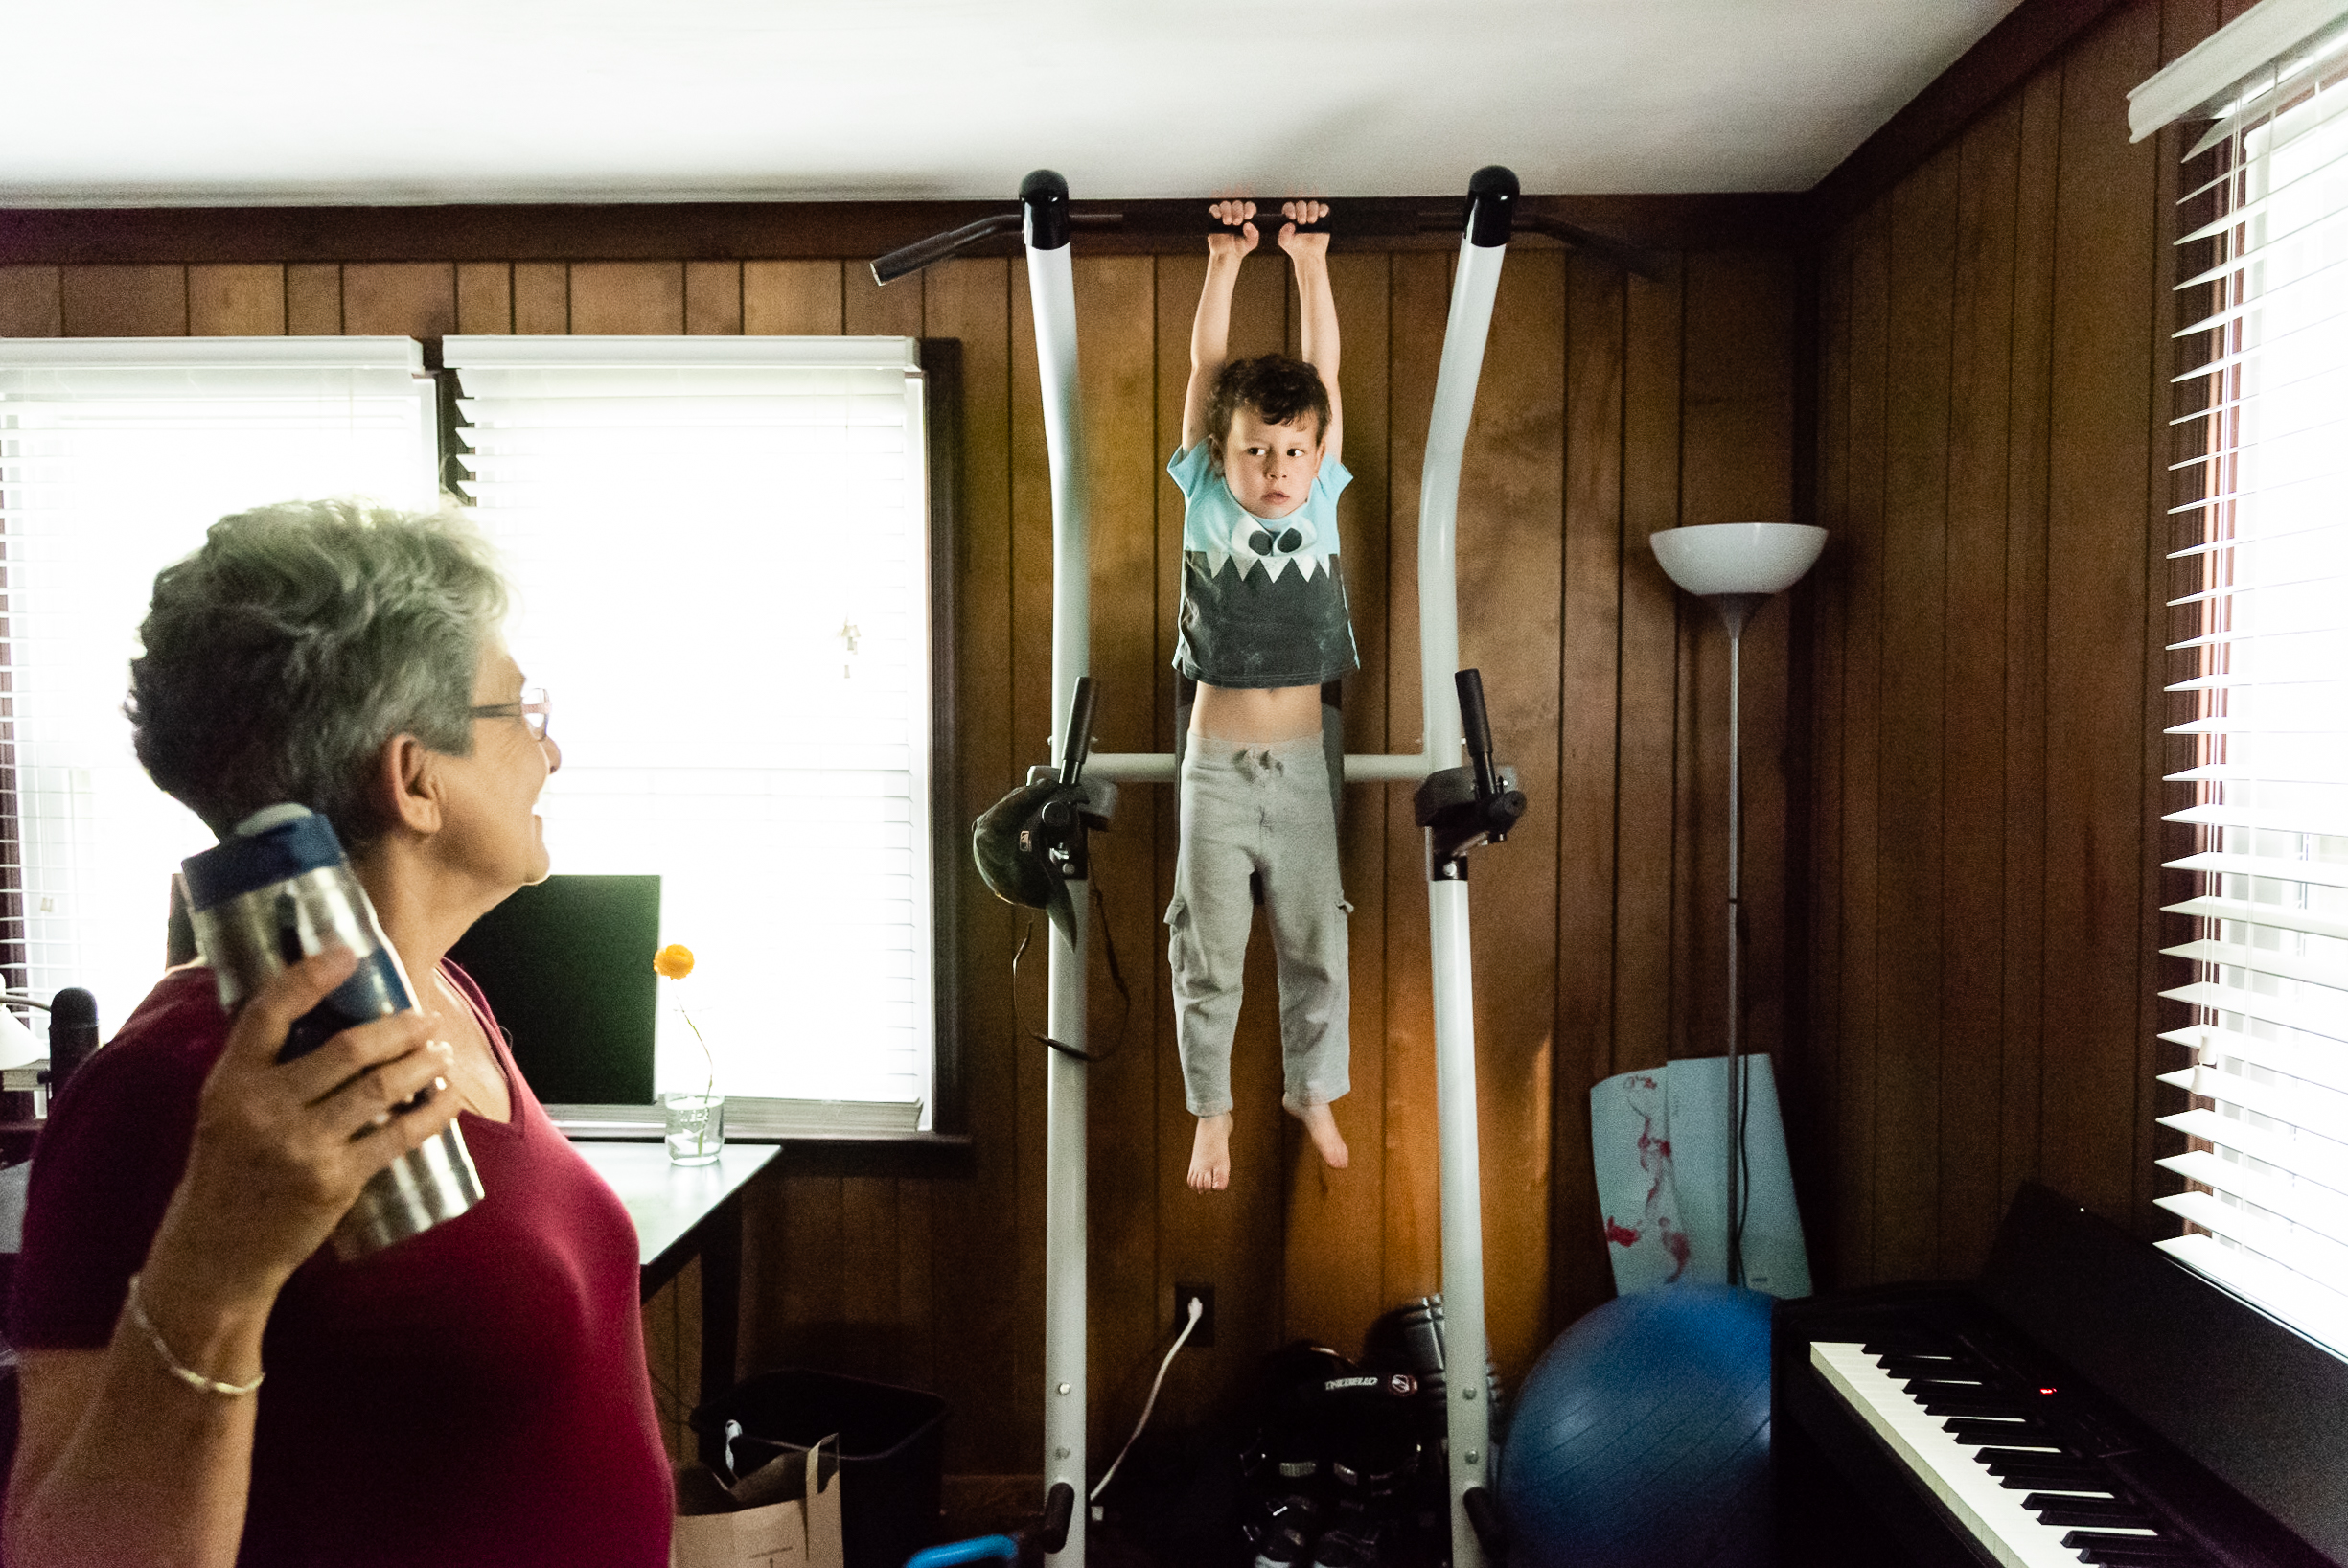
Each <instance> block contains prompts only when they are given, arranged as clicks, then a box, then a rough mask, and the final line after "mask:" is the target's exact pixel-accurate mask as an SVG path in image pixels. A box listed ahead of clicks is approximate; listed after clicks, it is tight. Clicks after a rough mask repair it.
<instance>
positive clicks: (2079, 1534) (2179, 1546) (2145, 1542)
mask: <svg viewBox="0 0 2348 1568" xmlns="http://www.w3.org/2000/svg"><path fill="white" fill-rule="evenodd" d="M2062 1544H2063V1545H2065V1546H2067V1547H2070V1548H2072V1549H2073V1550H2074V1551H2076V1552H2077V1553H2078V1554H2079V1560H2080V1561H2082V1562H2103V1563H2110V1564H2113V1565H2114V1568H2179V1565H2183V1564H2198V1563H2204V1562H2206V1561H2208V1559H2207V1558H2206V1557H2204V1556H2202V1555H2201V1553H2200V1551H2199V1550H2198V1548H2196V1547H2194V1546H2192V1545H2191V1544H2189V1543H2187V1542H2185V1541H2178V1540H2163V1539H2158V1538H2155V1537H2153V1536H2150V1535H2130V1534H2125V1533H2119V1532H2116V1531H2106V1530H2074V1531H2071V1532H2070V1533H2067V1534H2065V1535H2064V1536H2063V1537H2062Z"/></svg>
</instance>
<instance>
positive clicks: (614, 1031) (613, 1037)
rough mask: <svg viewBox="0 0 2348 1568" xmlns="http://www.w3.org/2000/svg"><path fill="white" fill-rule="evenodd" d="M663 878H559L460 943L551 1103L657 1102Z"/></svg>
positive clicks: (515, 901)
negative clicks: (656, 960)
mask: <svg viewBox="0 0 2348 1568" xmlns="http://www.w3.org/2000/svg"><path fill="white" fill-rule="evenodd" d="M659 945H660V879H659V878H658V877H586V876H563V877H548V878H547V879H546V880H545V881H544V882H541V883H540V884H539V885H538V886H537V887H535V888H522V889H521V890H520V891H519V892H518V893H516V894H515V895H514V896H513V897H511V898H509V899H507V900H506V901H505V902H504V903H502V904H500V905H498V906H497V907H496V908H495V909H494V910H492V911H489V913H487V914H485V915H483V916H482V917H481V918H480V919H479V920H478V921H476V922H475V923H474V925H473V928H472V930H471V931H469V932H467V933H466V934H464V936H463V937H462V938H460V939H459V940H458V942H457V944H456V946H454V947H452V948H450V949H449V957H451V958H454V959H455V960H456V961H457V962H458V964H460V965H461V966H463V968H464V970H465V972H466V973H467V974H469V975H471V976H472V978H473V980H475V981H477V982H478V983H479V985H480V987H481V991H482V994H483V995H485V996H487V997H488V998H489V1004H490V1006H491V1008H492V1009H493V1010H494V1011H495V1013H496V1015H497V1022H498V1023H499V1024H500V1025H502V1026H504V1028H505V1032H506V1035H507V1037H508V1038H509V1039H511V1040H512V1042H513V1047H514V1061H515V1064H516V1065H517V1066H518V1067H519V1068H520V1069H521V1073H522V1076H523V1078H525V1079H527V1080H528V1082H529V1085H530V1089H531V1092H532V1093H534V1094H535V1095H538V1097H539V1099H540V1100H541V1102H542V1103H544V1104H547V1105H650V1104H651V1103H652V1102H653V1023H654V1018H655V1015H656V1011H657V1009H658V1005H659V993H658V991H657V989H656V987H657V985H658V980H659V977H658V976H656V975H655V974H654V973H653V953H654V951H655V950H656V948H657V947H658V946H659Z"/></svg>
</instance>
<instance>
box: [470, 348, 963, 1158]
mask: <svg viewBox="0 0 2348 1568" xmlns="http://www.w3.org/2000/svg"><path fill="white" fill-rule="evenodd" d="M445 353H446V356H447V362H448V365H449V369H451V370H452V371H454V372H455V373H456V376H457V378H458V381H459V387H460V394H461V395H460V399H459V403H458V408H459V410H460V413H461V415H462V417H463V419H464V421H465V427H463V428H462V429H461V431H460V435H461V440H462V444H463V445H464V446H467V447H470V449H471V450H470V452H460V454H459V460H460V462H461V463H462V464H463V465H464V467H465V468H466V469H467V470H468V471H469V472H470V473H471V474H472V477H471V478H470V479H468V480H466V481H463V483H462V488H463V489H464V491H465V492H466V493H467V494H468V495H470V496H472V498H473V499H474V500H475V502H476V504H477V507H478V512H477V516H478V517H479V519H480V521H481V523H482V525H483V526H484V528H485V529H486V530H487V531H488V533H489V535H490V537H491V538H492V539H493V540H494V541H495V542H496V544H497V546H498V548H499V550H500V552H501V553H502V555H503V557H504V560H505V564H506V566H507V569H508V572H509V575H510V576H511V577H512V579H513V581H514V583H515V585H516V587H517V588H518V593H519V602H518V606H517V608H516V611H515V615H514V619H513V622H512V624H511V628H510V631H511V638H512V642H513V646H514V651H515V655H516V657H517V658H518V660H519V661H520V662H521V665H522V667H523V669H524V670H525V671H526V672H527V673H528V677H529V679H530V680H532V681H533V682H537V683H541V684H543V685H545V686H546V687H547V688H548V690H549V692H550V693H551V695H552V697H553V701H554V704H555V712H554V722H553V726H552V729H551V733H552V734H553V736H554V737H555V739H556V740H557V741H558V742H559V743H560V744H561V746H562V748H563V769H562V772H560V773H559V774H558V775H557V776H556V777H555V779H554V780H553V781H552V782H551V783H550V784H549V785H548V787H547V791H546V794H545V796H543V797H542V803H541V808H540V809H541V815H542V816H543V817H544V818H545V820H546V839H547V844H548V847H549V849H550V850H551V851H552V854H553V856H554V864H555V869H556V870H558V871H565V872H587V873H598V872H600V873H633V874H642V873H647V872H650V873H656V874H657V875H658V876H659V877H660V878H661V913H660V923H661V939H662V940H663V941H664V942H682V943H683V944H685V945H686V946H687V947H690V948H692V949H693V950H694V952H695V954H696V956H697V957H698V959H699V965H698V967H697V968H696V969H695V970H694V972H693V974H692V975H691V976H690V977H689V978H687V979H685V980H681V981H669V980H663V981H662V982H661V987H662V991H663V997H662V1006H661V1010H660V1015H659V1017H660V1023H659V1029H658V1040H657V1048H656V1065H655V1081H656V1086H657V1087H658V1088H660V1089H662V1090H668V1089H682V1088H688V1087H690V1088H698V1087H700V1086H701V1084H702V1081H703V1077H704V1075H705V1074H706V1072H708V1069H707V1067H705V1066H704V1065H703V1062H702V1051H701V1046H700V1045H699V1044H698V1043H697V1041H696V1039H695V1036H694V1033H693V1030H692V1028H690V1027H689V1026H687V1023H686V1021H685V1019H684V1018H683V1016H682V1015H681V1014H680V1011H679V1009H680V1008H681V1009H686V1010H689V1011H690V1013H691V1022H692V1024H693V1025H696V1026H699V1029H700V1032H701V1035H702V1038H704V1039H706V1041H707V1042H708V1044H709V1047H710V1048H711V1049H712V1051H713V1052H714V1053H715V1056H716V1070H717V1077H718V1083H719V1085H720V1087H721V1089H722V1090H724V1091H725V1093H727V1094H730V1095H754V1096H769V1097H775V1098H793V1099H841V1100H877V1101H888V1102H897V1103H903V1102H908V1101H919V1102H923V1104H924V1107H925V1108H924V1111H923V1113H922V1124H923V1125H925V1126H926V1125H928V1124H929V1121H928V1112H927V1108H926V1107H927V1102H928V1101H929V1100H930V1098H931V1097H932V1090H931V1084H932V1053H933V1039H932V1037H933V1033H934V1024H933V1018H934V1015H933V1010H932V1007H933V1003H932V976H931V970H932V954H933V951H934V944H933V938H932V899H931V865H930V850H929V846H930V842H931V839H930V832H929V821H930V789H931V779H930V769H931V759H930V702H931V691H930V636H929V604H930V574H929V535H928V485H927V478H926V471H927V461H926V450H925V443H924V438H923V399H922V380H921V375H920V372H919V369H918V368H917V361H916V360H915V357H914V345H913V343H912V341H911V340H910V339H907V338H897V337H889V338H853V337H850V338H841V337H823V338H787V337H769V338H759V337H749V338H715V337H671V338H661V337H567V338H527V337H451V338H449V339H447V341H446V344H445ZM651 957H652V956H651V955H650V954H646V955H645V961H646V962H648V963H649V962H650V961H651Z"/></svg>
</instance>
